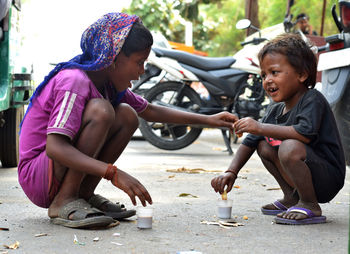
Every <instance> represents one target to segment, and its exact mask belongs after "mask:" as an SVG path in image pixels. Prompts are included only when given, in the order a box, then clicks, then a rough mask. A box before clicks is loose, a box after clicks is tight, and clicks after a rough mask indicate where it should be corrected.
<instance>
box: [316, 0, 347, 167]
mask: <svg viewBox="0 0 350 254" xmlns="http://www.w3.org/2000/svg"><path fill="white" fill-rule="evenodd" d="M339 10H340V19H339V17H338V15H337V12H336V5H333V6H332V16H333V19H334V22H335V24H336V26H337V28H338V30H339V34H335V35H331V36H328V37H326V38H325V40H326V42H327V44H328V51H327V52H324V53H323V54H321V55H320V57H319V61H318V71H322V87H321V92H322V94H323V95H324V96H325V97H326V99H327V100H328V102H329V104H330V105H331V107H332V110H333V113H334V116H335V119H336V121H337V125H338V129H339V132H340V136H341V139H342V144H343V148H344V152H345V158H346V163H347V165H349V164H350V132H349V130H350V0H339Z"/></svg>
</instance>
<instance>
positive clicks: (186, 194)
mask: <svg viewBox="0 0 350 254" xmlns="http://www.w3.org/2000/svg"><path fill="white" fill-rule="evenodd" d="M188 196H190V197H192V198H198V197H197V196H195V195H192V194H190V193H181V194H179V197H188Z"/></svg>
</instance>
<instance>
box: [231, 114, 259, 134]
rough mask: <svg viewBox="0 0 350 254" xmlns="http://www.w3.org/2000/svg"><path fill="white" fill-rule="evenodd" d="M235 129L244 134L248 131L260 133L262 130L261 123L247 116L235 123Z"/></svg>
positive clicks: (237, 132)
mask: <svg viewBox="0 0 350 254" xmlns="http://www.w3.org/2000/svg"><path fill="white" fill-rule="evenodd" d="M234 129H235V132H236V134H243V132H248V133H251V134H255V135H259V133H260V130H261V123H260V122H258V121H256V120H254V119H253V118H250V117H245V118H242V119H240V120H238V121H237V122H235V123H234Z"/></svg>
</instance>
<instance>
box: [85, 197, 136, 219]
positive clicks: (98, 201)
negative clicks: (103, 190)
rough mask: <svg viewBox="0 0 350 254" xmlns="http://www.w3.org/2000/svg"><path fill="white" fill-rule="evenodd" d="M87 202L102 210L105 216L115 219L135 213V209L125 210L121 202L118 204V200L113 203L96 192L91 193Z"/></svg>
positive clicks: (124, 217)
mask: <svg viewBox="0 0 350 254" xmlns="http://www.w3.org/2000/svg"><path fill="white" fill-rule="evenodd" d="M88 202H89V204H91V205H92V206H93V207H95V208H97V209H100V210H101V211H103V212H104V213H105V215H106V216H110V217H112V218H113V219H115V220H122V219H126V218H129V217H131V216H134V215H135V214H136V210H127V209H126V208H125V206H124V205H123V204H120V203H119V202H117V203H113V202H112V201H110V200H108V199H107V198H105V197H103V196H101V195H98V194H96V195H93V196H92V197H91V198H90V199H89V201H88ZM102 207H104V209H102Z"/></svg>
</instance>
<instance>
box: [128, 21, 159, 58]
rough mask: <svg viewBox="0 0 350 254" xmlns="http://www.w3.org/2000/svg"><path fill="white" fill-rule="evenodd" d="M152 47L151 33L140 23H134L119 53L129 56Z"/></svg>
mask: <svg viewBox="0 0 350 254" xmlns="http://www.w3.org/2000/svg"><path fill="white" fill-rule="evenodd" d="M152 45H153V36H152V34H151V32H150V31H149V30H148V29H147V28H146V27H145V26H144V25H143V24H142V23H141V22H135V23H134V24H133V26H132V28H131V30H130V32H129V34H128V37H127V38H126V40H125V42H124V45H123V47H122V49H121V51H122V52H123V53H124V54H125V55H126V56H130V55H131V54H132V53H135V52H140V51H143V50H146V49H148V48H150V47H152Z"/></svg>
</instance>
